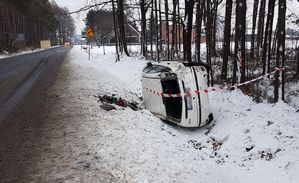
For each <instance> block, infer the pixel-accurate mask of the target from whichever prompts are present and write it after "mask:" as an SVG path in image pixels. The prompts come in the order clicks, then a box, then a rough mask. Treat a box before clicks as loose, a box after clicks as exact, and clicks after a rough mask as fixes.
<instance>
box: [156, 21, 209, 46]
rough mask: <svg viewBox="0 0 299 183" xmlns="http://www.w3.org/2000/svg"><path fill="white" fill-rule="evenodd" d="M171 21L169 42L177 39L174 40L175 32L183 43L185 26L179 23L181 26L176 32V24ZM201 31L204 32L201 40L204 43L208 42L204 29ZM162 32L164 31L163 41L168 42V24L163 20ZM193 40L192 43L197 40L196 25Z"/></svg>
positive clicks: (193, 29)
mask: <svg viewBox="0 0 299 183" xmlns="http://www.w3.org/2000/svg"><path fill="white" fill-rule="evenodd" d="M169 23H170V24H169V43H170V44H172V43H173V42H174V41H175V40H172V37H173V34H175V35H176V39H177V41H178V42H179V40H180V42H181V43H183V28H182V26H179V25H177V26H179V28H177V30H176V32H174V31H175V30H174V26H173V25H172V24H171V21H170V22H169ZM201 32H202V34H201V37H200V42H201V43H204V42H206V35H205V34H203V33H204V29H203V30H202V31H201ZM161 33H162V35H161V38H162V41H165V42H167V40H168V33H167V24H166V22H165V21H163V22H162V25H161ZM191 41H192V43H195V41H196V27H195V26H193V28H192V35H191Z"/></svg>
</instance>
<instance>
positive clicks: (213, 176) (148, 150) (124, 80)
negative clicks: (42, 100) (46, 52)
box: [70, 46, 299, 182]
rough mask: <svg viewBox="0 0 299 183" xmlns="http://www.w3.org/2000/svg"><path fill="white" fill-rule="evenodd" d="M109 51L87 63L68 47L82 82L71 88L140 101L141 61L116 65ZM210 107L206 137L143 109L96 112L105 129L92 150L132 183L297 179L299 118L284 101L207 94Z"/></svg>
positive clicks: (99, 51)
mask: <svg viewBox="0 0 299 183" xmlns="http://www.w3.org/2000/svg"><path fill="white" fill-rule="evenodd" d="M113 52H114V47H107V49H106V53H107V54H106V55H103V54H102V49H99V48H94V49H93V50H92V58H91V60H90V61H88V59H87V58H88V56H87V53H86V51H85V50H81V49H80V47H79V46H75V47H74V48H73V49H72V50H71V52H70V57H71V60H72V61H71V62H72V64H75V65H76V68H81V69H78V70H76V71H75V72H80V76H84V78H80V79H79V80H78V81H74V84H75V85H77V86H80V85H81V86H82V87H84V89H85V90H89V91H90V92H91V94H92V95H94V96H96V95H98V94H101V95H104V94H108V95H112V94H116V95H117V96H118V97H122V98H124V99H126V100H134V101H139V97H140V96H141V82H140V80H141V70H142V68H143V67H144V66H145V64H146V61H145V60H142V59H139V58H123V59H122V62H117V63H115V62H114V58H115V56H114V54H113ZM90 70H92V72H89V71H90ZM94 73H97V75H94ZM82 81H83V82H84V83H82ZM94 100H95V101H96V100H97V98H96V97H94ZM297 100H298V98H297ZM210 102H211V108H212V112H213V113H214V116H215V126H213V128H212V129H211V131H208V129H207V128H200V129H186V128H180V127H178V126H175V125H171V124H166V123H164V122H162V121H161V120H159V119H158V118H156V117H155V116H154V115H152V114H151V113H150V112H149V111H147V110H140V111H133V110H131V109H129V108H121V107H118V106H116V108H117V110H113V111H110V112H106V111H104V110H102V109H99V110H97V112H99V114H97V115H99V116H101V119H100V121H99V122H98V123H99V126H101V125H102V124H101V123H105V126H106V128H105V129H101V131H102V132H101V133H102V134H101V139H104V141H101V143H100V144H101V145H100V146H98V147H96V151H97V152H98V154H99V155H100V156H101V159H102V162H106V163H104V164H105V165H102V166H106V167H105V169H111V170H114V169H115V167H118V168H117V169H118V170H119V171H120V170H121V172H122V173H123V174H125V175H126V177H129V179H130V180H132V181H134V182H297V181H298V180H299V175H298V173H297V172H298V171H299V158H298V157H299V141H298V134H299V128H298V123H297V121H298V119H299V113H298V112H296V110H295V108H293V107H290V106H288V105H287V104H284V103H278V104H276V105H274V104H266V103H260V104H256V103H254V102H253V101H252V99H251V98H250V97H248V96H245V95H243V94H242V93H241V92H240V91H238V90H237V91H232V92H228V91H225V92H214V93H211V94H210ZM88 127H90V126H87V127H86V128H88ZM91 139H92V140H93V141H90V142H87V143H90V144H94V143H96V142H95V141H97V138H96V137H94V138H91ZM91 146H92V145H91ZM116 174H117V172H116Z"/></svg>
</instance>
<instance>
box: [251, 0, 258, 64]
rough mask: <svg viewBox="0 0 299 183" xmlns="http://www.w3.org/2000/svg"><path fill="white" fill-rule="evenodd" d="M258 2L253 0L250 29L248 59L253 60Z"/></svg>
mask: <svg viewBox="0 0 299 183" xmlns="http://www.w3.org/2000/svg"><path fill="white" fill-rule="evenodd" d="M258 5H259V0H255V1H254V4H253V17H252V29H251V48H250V59H251V61H253V60H254V43H255V28H256V19H257V10H258Z"/></svg>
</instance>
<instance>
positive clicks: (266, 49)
mask: <svg viewBox="0 0 299 183" xmlns="http://www.w3.org/2000/svg"><path fill="white" fill-rule="evenodd" d="M274 7H275V0H271V1H269V4H268V16H267V23H266V29H265V37H264V46H263V57H262V62H263V75H265V74H266V72H267V73H269V72H270V60H271V39H272V27H273V17H274Z"/></svg>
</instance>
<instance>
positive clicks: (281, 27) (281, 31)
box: [274, 0, 286, 102]
mask: <svg viewBox="0 0 299 183" xmlns="http://www.w3.org/2000/svg"><path fill="white" fill-rule="evenodd" d="M285 20H286V0H279V2H278V21H277V25H278V27H277V56H276V67H280V66H281V65H282V67H284V61H285V36H286V31H285V23H286V22H285ZM280 62H281V63H280ZM281 73H282V76H281V77H282V90H281V91H282V96H281V99H282V100H284V71H282V72H281ZM279 83H280V81H279V72H276V73H275V86H274V87H275V89H274V102H277V101H278V100H279Z"/></svg>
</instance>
